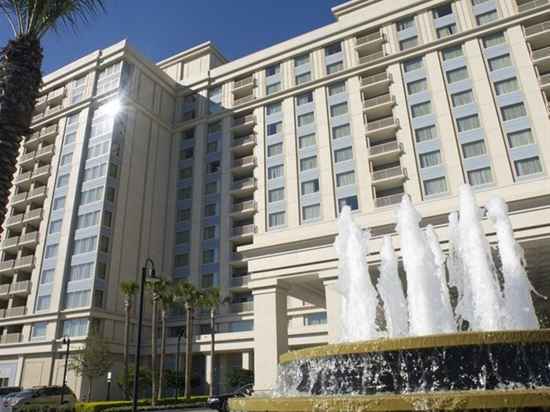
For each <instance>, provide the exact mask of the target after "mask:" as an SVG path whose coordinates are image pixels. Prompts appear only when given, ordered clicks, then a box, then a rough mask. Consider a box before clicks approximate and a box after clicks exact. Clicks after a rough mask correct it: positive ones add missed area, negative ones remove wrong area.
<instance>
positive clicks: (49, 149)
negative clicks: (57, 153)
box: [35, 144, 54, 161]
mask: <svg viewBox="0 0 550 412" xmlns="http://www.w3.org/2000/svg"><path fill="white" fill-rule="evenodd" d="M53 153H54V145H53V144H50V145H48V146H43V147H41V148H40V149H38V150H37V151H36V157H35V159H36V160H44V161H50V160H51V158H52V157H53Z"/></svg>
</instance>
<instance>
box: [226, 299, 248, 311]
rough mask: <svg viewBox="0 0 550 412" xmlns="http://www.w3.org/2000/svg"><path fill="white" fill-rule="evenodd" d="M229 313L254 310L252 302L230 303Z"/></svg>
mask: <svg viewBox="0 0 550 412" xmlns="http://www.w3.org/2000/svg"><path fill="white" fill-rule="evenodd" d="M229 309H230V311H231V313H241V312H253V311H254V302H253V301H250V302H238V303H232V304H231V305H230V306H229Z"/></svg>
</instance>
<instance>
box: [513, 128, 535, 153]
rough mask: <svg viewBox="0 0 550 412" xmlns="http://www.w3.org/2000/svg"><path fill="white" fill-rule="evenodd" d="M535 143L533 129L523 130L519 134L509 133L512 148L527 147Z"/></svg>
mask: <svg viewBox="0 0 550 412" xmlns="http://www.w3.org/2000/svg"><path fill="white" fill-rule="evenodd" d="M533 143H535V140H534V139H533V134H532V133H531V129H528V130H521V131H519V132H513V133H508V144H509V145H510V148H512V149H513V148H515V147H520V146H527V145H529V144H533Z"/></svg>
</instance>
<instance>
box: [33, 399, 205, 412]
mask: <svg viewBox="0 0 550 412" xmlns="http://www.w3.org/2000/svg"><path fill="white" fill-rule="evenodd" d="M207 399H208V397H207V396H192V397H191V399H189V400H185V399H183V398H178V399H175V398H166V399H162V400H159V401H157V406H163V407H162V408H159V409H169V408H167V407H166V406H171V405H177V406H178V407H179V406H182V405H188V404H198V405H199V406H201V405H204V404H206V400H207ZM138 406H139V409H140V410H153V409H152V408H157V407H156V406H155V407H152V406H151V400H150V399H142V400H140V401H138ZM131 409H132V401H100V402H79V403H77V404H76V405H75V412H102V411H107V410H109V411H110V410H117V411H118V410H131ZM170 409H172V408H170ZM173 409H177V408H173ZM29 412H33V411H29Z"/></svg>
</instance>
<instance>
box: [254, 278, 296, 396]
mask: <svg viewBox="0 0 550 412" xmlns="http://www.w3.org/2000/svg"><path fill="white" fill-rule="evenodd" d="M252 293H253V295H254V308H255V311H254V379H255V389H256V390H259V391H261V390H270V389H272V388H273V385H274V384H275V381H276V379H277V365H278V363H279V356H280V355H282V354H283V353H285V352H287V351H288V325H287V304H286V303H287V290H286V289H284V288H282V287H281V286H280V285H275V286H271V287H268V288H262V289H257V290H254V291H253V292H252Z"/></svg>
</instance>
